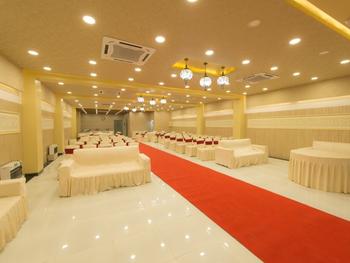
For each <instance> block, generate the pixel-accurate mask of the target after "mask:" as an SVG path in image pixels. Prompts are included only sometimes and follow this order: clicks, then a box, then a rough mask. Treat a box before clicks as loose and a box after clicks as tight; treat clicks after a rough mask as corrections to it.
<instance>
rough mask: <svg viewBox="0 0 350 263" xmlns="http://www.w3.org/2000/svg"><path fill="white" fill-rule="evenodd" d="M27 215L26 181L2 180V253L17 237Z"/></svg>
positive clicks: (0, 224)
mask: <svg viewBox="0 0 350 263" xmlns="http://www.w3.org/2000/svg"><path fill="white" fill-rule="evenodd" d="M27 215H28V208H27V198H26V188H25V179H24V178H19V179H10V180H1V181H0V251H1V250H2V249H3V248H4V247H5V245H6V243H8V242H10V241H11V240H12V239H13V238H14V237H15V236H16V234H17V232H18V230H19V229H20V227H21V225H22V224H23V222H24V221H25V220H26V219H27ZM19 252H20V251H19Z"/></svg>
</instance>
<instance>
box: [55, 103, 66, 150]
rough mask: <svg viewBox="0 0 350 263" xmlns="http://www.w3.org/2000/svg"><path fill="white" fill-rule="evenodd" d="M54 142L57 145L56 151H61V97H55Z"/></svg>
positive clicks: (62, 130)
mask: <svg viewBox="0 0 350 263" xmlns="http://www.w3.org/2000/svg"><path fill="white" fill-rule="evenodd" d="M54 142H55V144H57V146H58V153H63V151H64V121H63V99H62V98H61V97H57V100H56V107H55V129H54Z"/></svg>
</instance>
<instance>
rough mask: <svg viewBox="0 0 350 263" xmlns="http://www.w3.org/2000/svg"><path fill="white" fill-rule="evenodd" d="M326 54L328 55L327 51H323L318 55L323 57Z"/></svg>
mask: <svg viewBox="0 0 350 263" xmlns="http://www.w3.org/2000/svg"><path fill="white" fill-rule="evenodd" d="M328 53H329V51H328V50H324V51H321V52H320V53H319V54H320V55H321V56H323V55H327V54H328Z"/></svg>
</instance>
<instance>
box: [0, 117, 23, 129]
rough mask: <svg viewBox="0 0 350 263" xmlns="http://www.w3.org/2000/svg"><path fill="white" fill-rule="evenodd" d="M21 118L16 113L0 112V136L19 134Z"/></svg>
mask: <svg viewBox="0 0 350 263" xmlns="http://www.w3.org/2000/svg"><path fill="white" fill-rule="evenodd" d="M20 132H21V118H20V115H19V114H18V113H5V112H0V134H9V133H20Z"/></svg>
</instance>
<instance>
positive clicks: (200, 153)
mask: <svg viewBox="0 0 350 263" xmlns="http://www.w3.org/2000/svg"><path fill="white" fill-rule="evenodd" d="M218 144H219V139H218V138H213V139H212V140H209V139H206V140H205V144H204V145H205V147H200V148H198V149H197V157H198V158H199V159H200V160H202V161H213V160H215V150H216V148H217V146H218Z"/></svg>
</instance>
